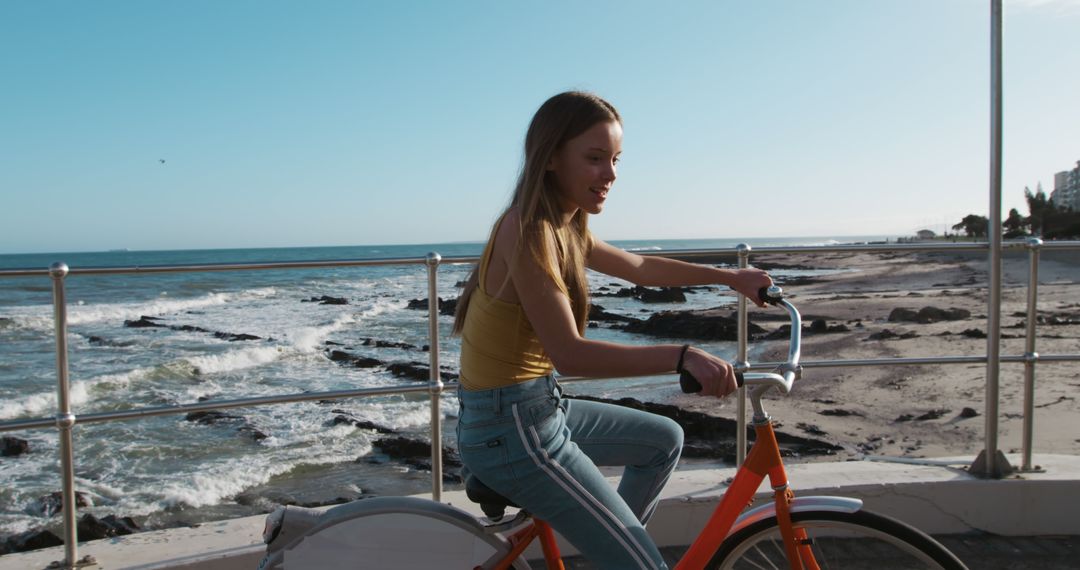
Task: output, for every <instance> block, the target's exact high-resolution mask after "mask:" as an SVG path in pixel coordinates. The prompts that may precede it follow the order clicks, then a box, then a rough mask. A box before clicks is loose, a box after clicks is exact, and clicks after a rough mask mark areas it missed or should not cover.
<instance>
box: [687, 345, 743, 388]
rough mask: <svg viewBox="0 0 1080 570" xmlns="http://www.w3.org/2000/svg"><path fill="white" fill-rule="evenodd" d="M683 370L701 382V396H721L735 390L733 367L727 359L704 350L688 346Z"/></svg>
mask: <svg viewBox="0 0 1080 570" xmlns="http://www.w3.org/2000/svg"><path fill="white" fill-rule="evenodd" d="M683 370H685V371H687V372H689V373H690V374H692V375H693V376H694V378H695V379H696V380H697V381H698V382H699V383H700V384H701V392H700V394H701V395H702V396H716V397H719V398H723V397H724V396H727V395H728V394H730V393H732V392H734V391H735V389H736V388H737V387H738V386H737V385H736V383H735V369H734V368H733V367H732V366H731V364H730V363H728V362H727V361H725V360H723V359H721V358H717V357H715V356H713V355H711V354H709V353H708V352H705V351H704V350H701V349H698V348H694V347H690V348H689V349H688V350H687V351H686V358H685V360H684V362H683Z"/></svg>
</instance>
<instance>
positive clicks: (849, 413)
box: [818, 409, 866, 418]
mask: <svg viewBox="0 0 1080 570" xmlns="http://www.w3.org/2000/svg"><path fill="white" fill-rule="evenodd" d="M818 413H819V414H821V415H823V416H836V417H842V418H843V417H847V416H859V417H863V418H865V417H866V414H863V413H862V412H855V411H852V410H841V409H835V410H821V411H820V412H818Z"/></svg>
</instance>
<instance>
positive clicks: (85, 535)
mask: <svg viewBox="0 0 1080 570" xmlns="http://www.w3.org/2000/svg"><path fill="white" fill-rule="evenodd" d="M78 530H79V540H99V539H102V538H109V537H113V536H122V535H125V534H133V533H135V532H138V531H139V530H141V528H140V527H139V525H137V524H135V521H134V520H132V519H131V517H123V518H117V517H116V516H115V515H109V516H106V517H104V518H101V519H99V518H97V517H95V516H94V515H92V514H90V513H87V514H85V515H83V516H82V518H81V519H79V523H78Z"/></svg>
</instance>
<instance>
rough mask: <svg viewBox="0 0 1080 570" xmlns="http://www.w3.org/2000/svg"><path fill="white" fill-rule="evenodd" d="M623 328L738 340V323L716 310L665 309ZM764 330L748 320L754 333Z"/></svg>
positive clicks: (657, 333)
mask: <svg viewBox="0 0 1080 570" xmlns="http://www.w3.org/2000/svg"><path fill="white" fill-rule="evenodd" d="M622 328H623V330H625V331H627V332H632V333H638V334H646V335H650V336H659V337H667V338H685V339H693V340H737V338H738V323H737V322H736V321H735V320H734V319H730V318H728V317H725V316H722V315H720V314H718V312H717V311H664V312H660V313H655V314H653V315H652V316H650V317H649V318H648V319H647V320H640V319H634V320H632V321H629V322H628V323H627V324H626V325H625V326H623V327H622ZM764 332H765V329H763V328H761V327H759V326H757V325H755V324H753V323H749V333H750V334H751V335H761V334H764Z"/></svg>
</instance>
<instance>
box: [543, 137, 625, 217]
mask: <svg viewBox="0 0 1080 570" xmlns="http://www.w3.org/2000/svg"><path fill="white" fill-rule="evenodd" d="M621 153H622V125H620V124H619V123H617V122H615V121H605V122H601V123H597V124H595V125H593V126H592V127H590V128H589V129H588V130H586V131H585V132H584V133H581V134H580V135H578V136H577V137H574V138H572V139H570V140H568V141H566V143H565V144H563V146H562V147H561V148H560V149H559V150H557V151H555V156H553V157H552V158H551V162H550V163H549V164H548V170H549V171H550V172H551V173H552V174H554V175H555V181H556V183H557V184H558V185H559V189H558V190H559V202H560V204H561V205H562V209H563V212H565V213H566V214H567V215H573V214H574V213H575V212H577V211H578V210H579V209H580V210H585V211H586V212H588V213H590V214H599V213H600V212H601V210H603V209H604V200H606V199H607V194H608V191H609V190H611V186H612V184H614V183H615V177H616V175H615V165H616V164H617V163H618V162H619V155H620V154H621Z"/></svg>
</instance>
